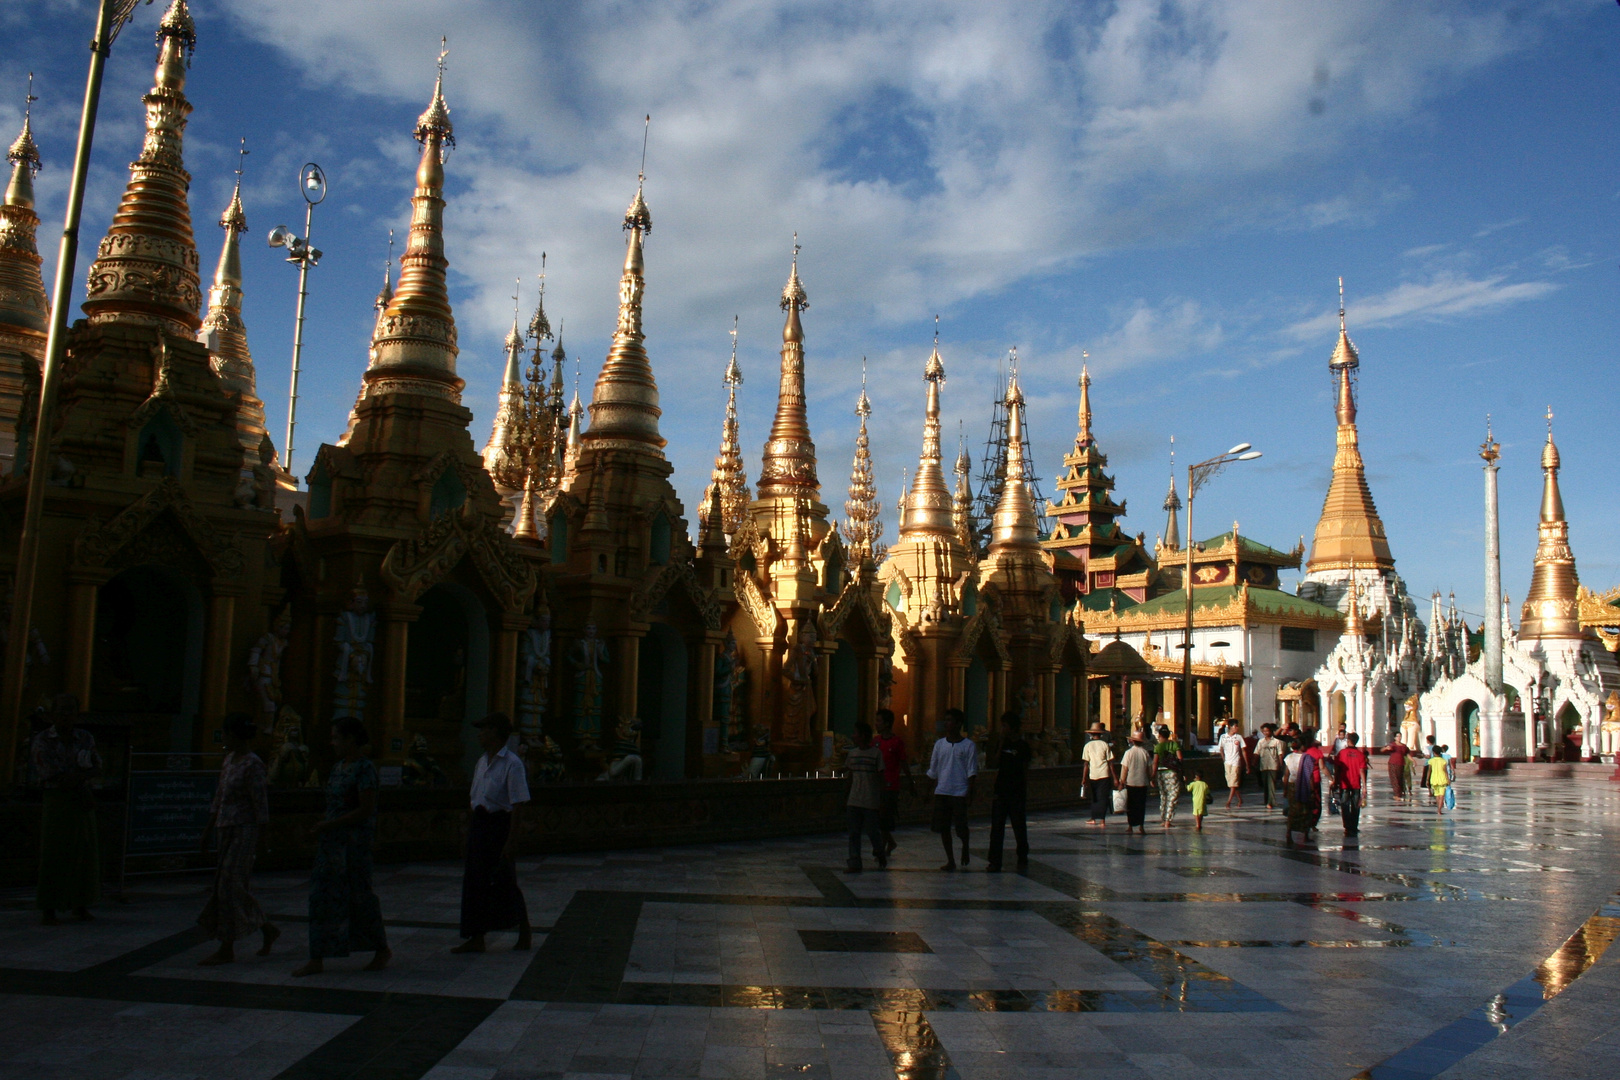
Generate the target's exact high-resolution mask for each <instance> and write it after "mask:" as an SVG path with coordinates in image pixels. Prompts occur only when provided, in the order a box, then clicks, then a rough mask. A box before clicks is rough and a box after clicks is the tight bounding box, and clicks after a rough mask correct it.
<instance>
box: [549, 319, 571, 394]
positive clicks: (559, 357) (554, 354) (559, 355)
mask: <svg viewBox="0 0 1620 1080" xmlns="http://www.w3.org/2000/svg"><path fill="white" fill-rule="evenodd" d="M567 321H568V320H567V319H558V320H557V347H556V348H555V349H552V350H551V360H552V362H553V363H554V364H556V365H557V372H556V375H555V376H554V378H553V382H554V384H555V385H556V386H557V387H558V388H559V392H560V388H561V386H562V377H563V374H562V363H563V361H564V360H566V359H568V354H567V353H565V352H563V346H562V334H563V323H565V322H567ZM558 404H559V405H560V404H561V398H559V399H558Z"/></svg>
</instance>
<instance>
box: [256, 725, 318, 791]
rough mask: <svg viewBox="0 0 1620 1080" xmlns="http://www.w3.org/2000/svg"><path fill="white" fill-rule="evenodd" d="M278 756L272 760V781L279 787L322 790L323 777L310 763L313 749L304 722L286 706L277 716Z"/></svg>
mask: <svg viewBox="0 0 1620 1080" xmlns="http://www.w3.org/2000/svg"><path fill="white" fill-rule="evenodd" d="M276 720H277V723H276V737H277V739H278V740H279V741H278V742H277V744H276V753H275V757H273V758H272V759H271V761H270V769H269V774H270V775H269V779H270V783H271V784H272V785H274V786H275V787H281V788H301V787H304V788H307V787H320V784H321V778H320V774H319V773H317V772H316V771H315V769H314V768H313V767H312V766H311V765H310V763H309V747H308V746H306V745H305V744H304V735H303V727H304V725H303V719H302V718H301V717H300V716H299V715H298V714H297V713H295V712H293V710H292V709H290V708H288V707H287V706H285V705H283V706H282V707H281V711H280V712H279V713H278V714H277V717H276Z"/></svg>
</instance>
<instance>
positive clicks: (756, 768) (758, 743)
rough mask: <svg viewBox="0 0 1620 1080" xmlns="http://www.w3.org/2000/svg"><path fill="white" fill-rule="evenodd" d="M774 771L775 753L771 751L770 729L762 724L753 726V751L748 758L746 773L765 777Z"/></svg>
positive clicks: (761, 777) (760, 777)
mask: <svg viewBox="0 0 1620 1080" xmlns="http://www.w3.org/2000/svg"><path fill="white" fill-rule="evenodd" d="M774 772H776V755H775V754H774V753H772V752H771V729H770V728H768V727H766V726H765V725H764V724H760V725H759V726H757V727H756V728H754V752H753V753H752V754H751V755H749V758H748V775H749V776H752V777H756V778H759V779H765V778H768V777H770V776H771V774H772V773H774Z"/></svg>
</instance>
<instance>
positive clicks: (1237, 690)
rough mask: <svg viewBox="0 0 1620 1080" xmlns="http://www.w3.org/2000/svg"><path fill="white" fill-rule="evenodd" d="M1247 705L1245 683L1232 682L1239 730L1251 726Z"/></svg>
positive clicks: (1233, 711) (1233, 710)
mask: <svg viewBox="0 0 1620 1080" xmlns="http://www.w3.org/2000/svg"><path fill="white" fill-rule="evenodd" d="M1245 705H1246V702H1245V701H1244V697H1243V684H1242V683H1241V682H1235V683H1233V684H1232V719H1234V720H1236V721H1237V722H1238V725H1239V726H1238V730H1239V731H1247V730H1248V728H1249V716H1248V713H1247V712H1246V711H1245V708H1244V707H1245ZM1366 737H1367V736H1366V735H1363V736H1362V738H1363V739H1365V738H1366Z"/></svg>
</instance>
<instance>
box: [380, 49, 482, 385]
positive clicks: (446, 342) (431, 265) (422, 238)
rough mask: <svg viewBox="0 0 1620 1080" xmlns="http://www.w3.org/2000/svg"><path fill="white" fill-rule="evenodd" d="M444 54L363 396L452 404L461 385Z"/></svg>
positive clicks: (451, 136)
mask: <svg viewBox="0 0 1620 1080" xmlns="http://www.w3.org/2000/svg"><path fill="white" fill-rule="evenodd" d="M447 55H449V48H448V44H447V43H446V42H445V41H444V40H443V39H440V50H439V74H438V78H437V79H436V80H435V81H434V83H433V99H432V100H431V101H429V102H428V107H427V110H426V111H425V112H423V113H422V115H421V116H420V117H419V118H418V119H417V121H416V130H415V131H414V132H413V134H414V135H415V137H416V141H417V142H419V143H421V144H422V156H421V160H420V161H419V162H418V164H417V167H416V191H415V193H414V194H413V195H412V196H411V229H410V232H409V233H408V234H407V236H406V239H405V254H403V255H401V256H400V257H399V286H398V287H397V288H396V289H395V290H394V295H393V297H392V298H391V299H390V300H389V301H388V308H387V310H386V311H385V312H384V313H383V317H382V320H381V323H380V325H379V327H378V331H377V338H376V344H375V345H374V346H373V348H372V350H371V364H370V366H369V367H367V369H366V375H365V381H366V392H365V396H366V397H373V396H375V395H377V394H387V393H399V394H418V395H422V396H426V397H437V398H442V399H448V400H450V401H453V402H456V403H458V404H459V403H460V401H461V388H462V387H463V386H464V385H466V384H465V383H464V382H463V381H462V380H461V379H460V378H458V377H457V375H456V354H457V352H458V351H459V350H458V349H457V347H456V319H455V314H454V313H453V312H452V311H451V310H450V293H449V290H448V288H447V286H446V282H445V270H446V268H447V267H449V265H450V263H449V260H447V259H446V258H445V257H444V159H445V154H446V151H447V150H448V148H450V147H453V146H455V144H456V136H455V129H454V127H453V126H452V125H451V123H450V108H449V106H448V105H446V104H445V102H444V60H445V57H446V56H447Z"/></svg>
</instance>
